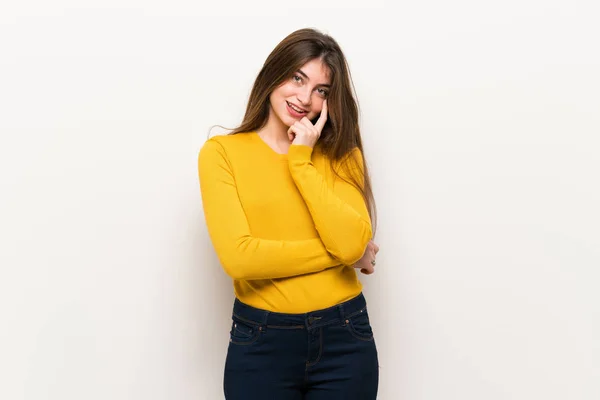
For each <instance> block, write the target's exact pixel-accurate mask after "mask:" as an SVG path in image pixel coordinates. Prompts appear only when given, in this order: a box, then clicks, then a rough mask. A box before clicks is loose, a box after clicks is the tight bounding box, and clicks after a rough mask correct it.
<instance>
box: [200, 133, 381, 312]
mask: <svg viewBox="0 0 600 400" xmlns="http://www.w3.org/2000/svg"><path fill="white" fill-rule="evenodd" d="M352 156H354V157H357V159H358V161H359V162H360V165H361V168H362V159H361V157H360V150H359V149H358V148H355V149H354V151H353V153H352ZM328 162H329V161H328V159H327V158H326V157H325V156H324V155H323V154H321V153H320V152H319V151H318V146H317V148H315V149H314V150H313V148H311V147H310V146H306V145H291V146H290V148H289V150H288V153H287V154H279V153H277V152H275V151H274V150H273V149H272V148H271V147H270V146H269V145H268V144H267V143H265V142H264V141H263V140H262V138H261V137H260V136H258V134H257V133H256V132H248V133H238V134H235V135H222V136H214V137H212V138H210V139H208V140H207V141H206V142H205V144H204V145H203V146H202V148H201V150H200V152H199V155H198V173H199V179H200V190H201V196H202V206H203V208H204V218H205V220H206V226H207V229H208V233H209V236H210V239H211V241H212V244H213V246H214V248H215V251H216V254H217V256H218V258H219V260H220V262H221V265H222V267H223V269H224V270H225V272H226V273H227V274H228V275H229V276H231V277H232V278H233V286H234V292H235V295H236V297H237V298H238V299H239V300H240V301H242V302H244V303H246V304H249V305H251V306H254V307H257V308H262V309H266V310H270V311H274V312H283V313H305V312H308V311H312V310H317V309H321V308H327V307H331V306H333V305H335V304H337V303H340V302H342V301H346V300H349V299H351V298H352V297H354V296H356V295H358V294H359V293H360V292H361V290H362V285H361V283H360V281H359V280H358V277H357V274H356V271H355V268H353V267H352V264H354V263H355V262H357V261H358V260H360V258H361V257H362V255H363V253H364V251H365V249H366V247H367V244H368V242H369V240H370V239H371V238H372V231H371V220H370V218H369V214H368V211H367V208H366V205H365V202H364V200H363V197H362V196H361V194H360V192H359V191H358V190H357V189H356V188H355V187H354V186H352V185H351V184H350V183H347V182H345V181H343V180H341V179H340V178H337V177H335V175H334V174H332V173H331V172H330V171H329V166H328ZM361 172H362V169H361ZM339 173H340V174H343V170H340V172H339ZM342 176H343V175H342ZM334 178H335V179H334Z"/></svg>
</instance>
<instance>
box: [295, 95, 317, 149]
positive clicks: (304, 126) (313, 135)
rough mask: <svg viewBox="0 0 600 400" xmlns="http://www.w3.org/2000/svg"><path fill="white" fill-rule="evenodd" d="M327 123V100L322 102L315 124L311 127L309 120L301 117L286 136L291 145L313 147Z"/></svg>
mask: <svg viewBox="0 0 600 400" xmlns="http://www.w3.org/2000/svg"><path fill="white" fill-rule="evenodd" d="M325 122H327V100H323V108H322V109H321V115H320V116H319V119H318V120H317V122H316V123H315V124H314V125H313V124H312V122H310V119H308V118H306V117H303V118H302V119H301V120H300V121H296V122H294V124H293V125H292V126H290V127H289V129H288V131H287V134H288V137H289V139H290V141H291V142H292V144H303V145H306V146H310V147H315V143H317V140H319V137H320V136H321V131H322V130H323V127H324V126H325Z"/></svg>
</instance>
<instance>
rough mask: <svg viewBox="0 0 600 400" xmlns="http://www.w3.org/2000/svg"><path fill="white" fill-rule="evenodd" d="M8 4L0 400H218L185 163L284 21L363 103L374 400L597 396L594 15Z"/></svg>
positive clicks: (0, 38)
mask: <svg viewBox="0 0 600 400" xmlns="http://www.w3.org/2000/svg"><path fill="white" fill-rule="evenodd" d="M12 3H13V4H10V5H2V6H0V69H1V74H0V133H1V142H0V184H1V191H2V194H1V196H0V218H1V220H0V221H1V222H0V245H1V251H0V266H1V268H0V317H1V318H0V398H2V399H6V400H20V399H27V400H33V399H36V400H37V399H49V400H50V399H51V400H59V399H60V400H67V399H88V400H95V399H98V400H106V399H111V400H132V399H139V400H142V399H143V400H163V399H164V400H166V399H178V400H187V399H189V400H191V399H220V398H223V395H222V378H223V367H224V362H225V354H226V349H227V345H228V337H229V327H230V313H231V306H232V302H233V289H232V285H231V281H230V279H229V278H228V277H227V276H226V275H225V273H224V272H223V271H222V269H221V267H220V266H219V263H218V260H217V258H216V255H215V253H214V250H213V248H212V245H211V243H210V241H209V238H208V235H207V231H206V227H205V225H204V217H203V214H202V204H201V199H200V192H199V184H198V177H197V164H196V162H197V154H198V151H199V149H200V147H201V146H202V144H203V143H204V141H205V140H206V137H207V134H208V129H209V127H210V126H211V125H213V124H220V125H224V126H226V127H234V126H236V125H237V124H239V123H240V122H241V118H242V116H243V113H244V110H245V105H246V101H247V98H248V95H249V93H250V89H251V86H252V83H253V81H254V78H255V77H256V74H257V73H258V71H259V70H260V67H261V66H262V63H263V62H264V60H265V58H266V57H267V55H268V54H269V52H270V51H271V50H272V49H273V47H275V45H276V44H277V43H278V42H279V41H280V40H282V39H283V38H284V37H285V36H286V35H287V34H289V33H291V32H292V31H294V30H296V29H299V28H302V27H316V28H318V29H321V30H323V31H325V32H327V33H329V34H331V35H332V36H333V37H334V38H336V39H337V40H338V42H339V43H340V45H341V46H342V48H343V50H344V51H345V54H346V56H347V58H348V61H349V64H350V68H351V72H352V76H353V78H354V84H355V87H356V91H357V94H358V97H359V104H360V108H361V121H360V123H361V128H362V133H363V139H364V145H365V154H366V157H367V162H368V163H369V167H370V169H371V173H372V180H373V185H374V192H375V197H376V200H377V206H378V212H379V225H378V227H379V229H378V232H377V236H376V238H375V241H376V243H378V244H379V245H380V248H381V250H380V252H379V254H378V263H377V272H376V273H375V274H374V275H372V276H365V275H362V274H361V275H360V279H361V281H362V282H363V283H364V287H365V295H366V297H367V301H368V302H369V307H370V314H371V318H372V324H373V329H374V331H375V334H376V342H377V346H378V349H379V359H380V366H381V369H380V390H379V399H384V400H396V399H402V400H454V399H456V400H480V399H485V400H500V399H502V400H504V399H511V400H513V399H514V400H532V399H544V400H565V399H576V400H596V399H599V398H600V312H599V305H600V294H599V291H598V287H599V286H600V279H599V278H600V272H599V267H600V230H599V228H598V227H599V226H600V211H599V207H598V204H600V187H599V186H600V177H599V174H598V171H600V157H599V155H600V154H599V153H600V146H599V145H600V140H599V138H598V136H599V134H600V114H599V111H600V96H599V93H600V78H599V71H600V52H599V51H598V38H599V37H600V25H599V24H598V20H599V18H600V14H599V12H598V11H599V10H598V6H597V5H596V4H597V2H593V1H587V2H584V1H573V0H570V1H541V0H538V1H535V0H519V1H516V0H508V1H502V2H482V1H466V0H457V1H452V2H446V1H441V0H440V1H427V0H425V1H411V2H403V1H400V2H392V1H387V2H386V1H368V2H357V1H337V2H323V1H308V2H307V1H303V2H278V1H269V2H267V1H258V2H256V1H254V2H242V1H239V2H236V3H232V2H222V3H220V4H221V5H218V6H217V5H213V6H211V7H208V6H206V5H203V3H202V2H191V1H189V2H181V1H174V2H169V3H167V2H164V4H160V3H159V2H142V1H121V0H120V1H102V2H100V1H96V2H85V3H81V2H74V1H65V0H63V1H58V2H53V3H54V4H52V5H50V4H47V3H43V2H38V3H37V4H36V3H33V2H19V3H16V2H12ZM220 133H223V132H222V131H220V130H219V129H218V128H217V129H216V130H214V131H213V134H220Z"/></svg>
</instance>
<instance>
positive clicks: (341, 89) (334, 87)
mask: <svg viewBox="0 0 600 400" xmlns="http://www.w3.org/2000/svg"><path fill="white" fill-rule="evenodd" d="M314 59H320V60H321V61H322V62H323V64H325V65H326V66H327V67H329V71H330V73H331V75H330V76H331V87H330V90H329V93H328V96H327V110H328V113H327V122H326V123H325V126H324V127H323V130H322V131H321V136H320V137H319V140H318V141H317V144H316V145H315V147H316V148H317V147H318V148H319V150H320V151H321V152H322V153H323V154H324V155H325V156H326V157H328V158H329V159H330V160H331V161H332V162H331V163H330V165H331V169H332V171H333V172H334V173H335V174H336V175H337V176H338V177H340V178H341V179H343V178H342V177H341V176H340V175H339V173H338V172H337V169H336V168H335V167H334V164H337V165H343V168H344V170H345V172H346V175H347V176H350V177H351V180H350V181H347V182H349V183H351V184H352V185H354V186H355V187H356V188H358V189H359V190H360V192H361V194H362V196H363V198H364V200H365V203H366V205H367V210H368V211H369V217H370V218H371V223H372V226H373V236H375V232H376V229H377V208H376V206H375V199H374V197H373V190H372V186H371V178H370V176H369V169H368V166H367V163H366V160H365V157H364V152H363V145H362V140H361V135H360V128H359V123H358V117H359V111H358V100H357V98H356V95H355V89H354V83H353V82H352V77H351V74H350V69H349V67H348V62H347V61H346V58H345V56H344V54H343V52H342V50H341V48H340V46H339V45H338V43H337V42H336V41H335V40H334V39H333V38H332V37H331V36H329V35H327V34H324V33H321V32H319V31H317V30H315V29H312V28H304V29H299V30H297V31H295V32H292V33H291V34H289V35H288V36H287V37H286V38H285V39H283V40H282V41H281V42H280V43H279V44H278V45H277V46H276V47H275V48H274V49H273V51H272V52H271V54H269V56H268V57H267V59H266V61H265V63H264V65H263V67H262V69H261V70H260V72H259V73H258V76H257V77H256V80H255V81H254V85H253V87H252V91H251V92H250V97H249V99H248V105H247V107H246V114H245V115H244V119H243V121H242V123H241V125H240V126H238V127H237V128H235V129H233V130H232V132H230V133H228V135H235V134H238V133H247V132H251V131H257V130H260V129H261V128H263V127H264V126H265V125H266V124H267V121H268V118H269V107H270V102H269V96H270V95H271V93H272V92H273V90H275V89H276V88H277V87H279V86H280V85H281V84H282V83H283V82H284V81H286V80H288V79H291V77H292V76H293V74H294V73H295V72H296V71H297V70H298V69H299V68H300V67H302V66H303V65H304V64H306V63H307V62H309V61H311V60H314ZM318 117H319V116H318V115H317V117H316V118H315V119H314V120H313V121H312V122H313V123H315V122H316V120H317V119H318ZM217 126H219V125H217ZM355 147H358V148H359V149H360V151H361V154H362V164H363V170H362V172H363V173H364V182H361V178H362V176H361V175H360V174H357V173H355V171H361V170H360V169H359V168H360V166H359V165H358V164H357V163H356V160H355V159H354V158H352V157H348V158H346V157H347V156H348V155H349V154H350V151H351V150H352V149H354V148H355Z"/></svg>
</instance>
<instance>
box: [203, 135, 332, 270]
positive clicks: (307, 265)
mask: <svg viewBox="0 0 600 400" xmlns="http://www.w3.org/2000/svg"><path fill="white" fill-rule="evenodd" d="M198 175H199V180H200V192H201V197H202V207H203V209H204V218H205V221H206V225H207V229H208V233H209V236H210V238H211V241H212V244H213V247H214V248H215V251H216V254H217V256H218V258H219V261H220V262H221V265H222V266H223V269H224V270H225V272H226V273H227V274H228V275H229V276H231V277H232V278H233V279H244V280H251V279H275V278H283V277H288V276H295V275H302V274H307V273H311V272H317V271H322V270H324V269H327V268H330V267H333V266H337V265H340V264H341V263H340V261H339V260H337V259H336V258H335V257H333V256H332V255H331V254H329V253H328V252H327V249H326V248H325V245H324V244H323V242H322V241H321V239H320V238H314V239H306V240H267V239H261V238H257V237H253V236H252V234H251V232H250V226H249V224H248V220H247V219H246V215H245V213H244V209H243V208H242V205H241V203H240V200H239V197H238V192H237V187H236V182H235V176H234V174H233V171H232V169H231V166H230V164H229V162H228V159H227V154H226V151H225V149H224V148H223V146H222V145H221V144H220V143H219V142H217V141H215V140H211V139H209V140H208V141H206V142H205V144H204V145H203V146H202V148H201V150H200V152H199V154H198Z"/></svg>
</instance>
